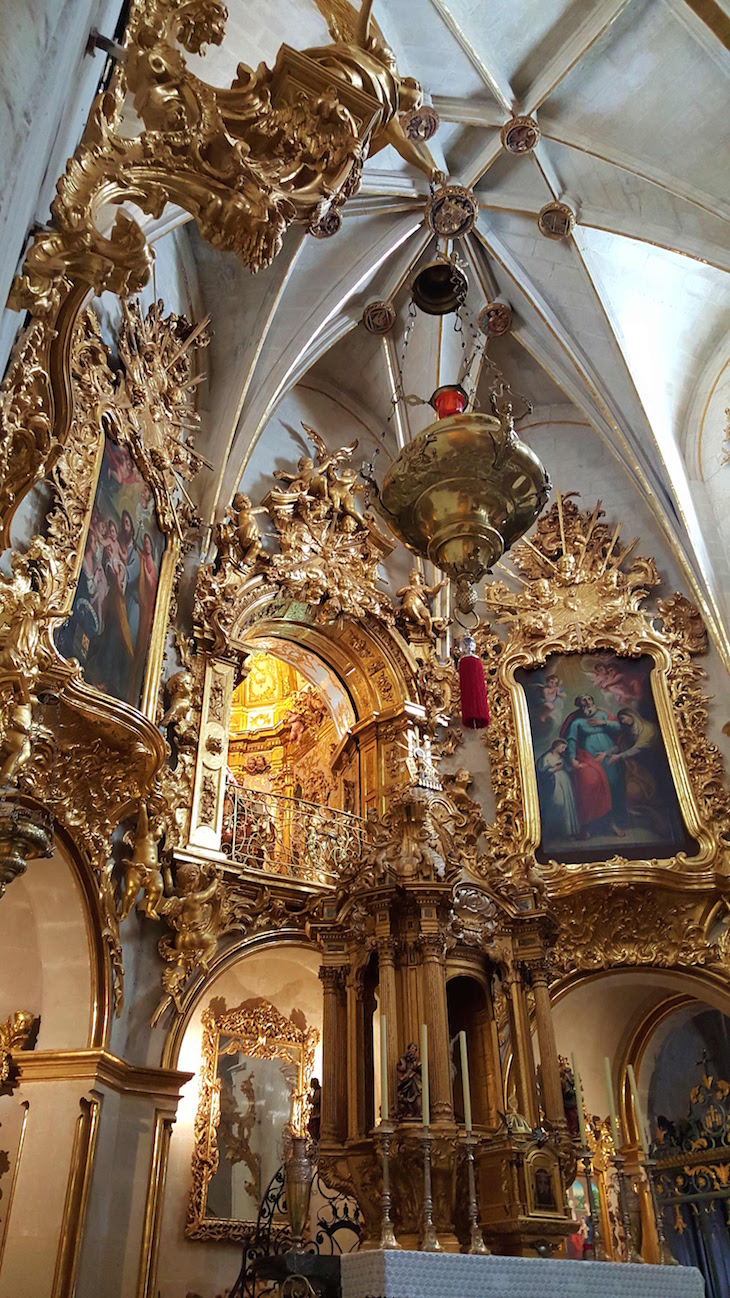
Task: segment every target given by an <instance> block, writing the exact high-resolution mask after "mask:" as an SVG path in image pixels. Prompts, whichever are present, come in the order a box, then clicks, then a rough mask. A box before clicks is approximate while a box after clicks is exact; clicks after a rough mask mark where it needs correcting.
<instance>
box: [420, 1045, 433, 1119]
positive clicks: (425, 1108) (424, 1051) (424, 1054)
mask: <svg viewBox="0 0 730 1298" xmlns="http://www.w3.org/2000/svg"><path fill="white" fill-rule="evenodd" d="M421 1096H422V1101H423V1102H422V1113H423V1125H424V1127H428V1126H429V1125H430V1122H431V1093H430V1091H429V1089H428V1028H427V1027H426V1024H425V1023H422V1024H421Z"/></svg>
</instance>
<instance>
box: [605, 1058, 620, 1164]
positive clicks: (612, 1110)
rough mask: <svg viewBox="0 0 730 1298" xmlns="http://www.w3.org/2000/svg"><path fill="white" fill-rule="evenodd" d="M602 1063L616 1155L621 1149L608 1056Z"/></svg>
mask: <svg viewBox="0 0 730 1298" xmlns="http://www.w3.org/2000/svg"><path fill="white" fill-rule="evenodd" d="M603 1062H604V1065H605V1068H606V1090H607V1091H608V1114H609V1117H610V1119H611V1139H612V1140H613V1148H614V1150H615V1152H616V1153H618V1152H619V1149H620V1147H621V1140H620V1137H619V1134H618V1119H617V1118H616V1105H615V1104H614V1102H613V1082H612V1081H611V1061H610V1059H609V1058H608V1055H606V1057H605V1059H604V1061H603Z"/></svg>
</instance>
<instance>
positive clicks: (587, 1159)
mask: <svg viewBox="0 0 730 1298" xmlns="http://www.w3.org/2000/svg"><path fill="white" fill-rule="evenodd" d="M573 1071H574V1072H575V1055H573ZM578 1112H579V1113H580V1112H581V1110H580V1109H579V1110H578ZM580 1152H581V1162H582V1164H583V1175H584V1177H585V1183H586V1195H587V1198H586V1215H587V1217H588V1225H589V1231H588V1233H589V1236H590V1241H591V1242H590V1244H589V1246H588V1250H586V1248H585V1247H584V1249H583V1258H584V1259H586V1252H587V1251H590V1256H589V1257H588V1258H587V1259H586V1260H587V1261H589V1262H595V1260H596V1244H597V1237H596V1219H595V1217H594V1216H593V1174H592V1169H591V1154H590V1150H589V1149H588V1148H587V1146H586V1143H585V1139H584V1141H583V1148H582V1150H581V1151H580Z"/></svg>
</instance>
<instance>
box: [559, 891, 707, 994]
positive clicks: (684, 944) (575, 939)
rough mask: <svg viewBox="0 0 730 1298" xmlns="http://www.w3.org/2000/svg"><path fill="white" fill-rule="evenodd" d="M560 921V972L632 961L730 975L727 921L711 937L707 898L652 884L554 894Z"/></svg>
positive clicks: (662, 967)
mask: <svg viewBox="0 0 730 1298" xmlns="http://www.w3.org/2000/svg"><path fill="white" fill-rule="evenodd" d="M550 909H551V911H552V913H553V914H554V916H555V919H556V920H557V923H558V934H557V942H556V945H555V948H554V950H553V951H552V952H551V956H550V961H551V965H552V967H553V970H554V972H555V973H556V974H569V973H573V972H576V971H578V972H586V971H590V970H595V969H609V968H612V967H614V968H615V967H617V966H622V965H628V966H637V965H653V966H654V967H656V968H661V969H671V968H674V967H676V966H678V965H679V966H682V967H684V968H689V969H691V968H694V967H696V966H702V967H704V968H706V969H713V968H714V969H717V970H718V972H722V973H723V975H724V976H725V977H726V976H727V970H728V968H729V967H730V964H729V960H730V950H729V949H728V941H727V926H726V925H725V926H724V927H723V928H722V929H721V930H720V932H719V934H718V935H717V936H715V937H712V936H710V930H711V928H712V927H713V925H712V923H711V922H710V907H708V904H707V902H706V901H705V900H697V898H695V897H684V898H682V897H680V896H678V894H677V893H670V892H667V891H666V890H662V889H660V888H653V887H649V886H643V887H623V886H619V885H611V886H609V887H608V888H600V889H591V890H590V891H587V892H584V893H583V894H581V896H580V897H575V896H571V897H567V898H559V899H553V901H552V902H551V907H550Z"/></svg>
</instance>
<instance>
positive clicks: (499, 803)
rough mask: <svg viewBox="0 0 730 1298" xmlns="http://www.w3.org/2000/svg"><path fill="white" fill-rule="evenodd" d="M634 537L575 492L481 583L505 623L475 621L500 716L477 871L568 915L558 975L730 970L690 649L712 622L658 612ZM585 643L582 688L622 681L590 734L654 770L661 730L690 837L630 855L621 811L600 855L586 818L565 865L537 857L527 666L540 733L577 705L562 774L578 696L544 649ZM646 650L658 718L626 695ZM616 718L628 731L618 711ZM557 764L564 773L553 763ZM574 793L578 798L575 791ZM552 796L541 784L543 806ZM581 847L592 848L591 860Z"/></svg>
mask: <svg viewBox="0 0 730 1298" xmlns="http://www.w3.org/2000/svg"><path fill="white" fill-rule="evenodd" d="M635 546H636V540H634V541H632V542H631V543H630V544H624V543H623V542H622V541H621V539H620V526H619V525H616V526H609V525H608V524H607V523H606V522H605V521H604V516H603V511H602V510H601V508H600V502H598V504H597V505H596V506H595V508H594V509H593V510H592V511H590V510H589V511H585V512H584V511H582V510H580V508H579V507H578V505H577V504H576V503H575V501H574V500H573V499H571V497H570V496H564V497H559V498H558V501H557V503H556V504H555V505H554V506H553V507H552V509H551V510H550V511H549V512H548V513H547V514H545V515H543V516H542V518H541V519H540V520H539V522H538V525H537V529H536V532H535V534H534V536H533V539H532V540H531V541H523V542H521V543H520V544H518V545H517V546H515V548H514V549H513V551H512V552H511V556H510V557H511V560H512V563H513V565H514V569H515V573H514V574H513V579H512V581H510V582H509V583H507V582H505V581H502V580H500V581H495V582H492V583H490V584H488V585H487V587H486V590H485V603H486V606H487V610H488V614H489V615H490V616H491V618H492V619H493V620H496V622H497V623H499V624H502V625H504V626H505V627H506V629H507V631H506V640H505V639H503V638H502V637H500V636H499V635H497V634H496V633H495V632H494V631H492V630H490V629H488V628H487V627H482V628H480V629H479V630H478V631H477V633H476V638H477V643H478V646H479V651H480V653H481V654H482V657H483V660H484V664H485V670H486V673H487V679H488V692H489V698H490V706H491V713H492V723H491V725H490V727H489V730H488V732H487V738H486V743H487V747H488V751H489V757H490V768H491V779H492V786H493V789H494V792H495V797H496V811H497V814H496V818H495V820H494V821H493V823H492V824H491V825H489V826H487V829H486V832H485V841H486V851H485V852H484V854H483V856H481V858H480V859H479V860H478V862H477V867H476V868H477V873H479V874H480V875H482V876H483V877H484V878H494V877H495V876H496V875H497V874H502V876H507V877H515V878H519V877H520V876H523V877H527V878H530V879H532V880H533V881H534V882H535V883H536V884H537V886H538V887H539V889H540V891H541V892H542V893H543V894H544V895H545V896H546V898H547V899H548V900H549V905H550V909H551V910H552V911H553V913H554V914H555V915H556V917H557V919H558V921H559V926H560V927H559V936H558V942H557V946H556V949H555V952H554V955H553V965H554V969H555V972H556V973H558V972H559V973H565V974H567V973H569V972H571V971H573V970H576V969H577V970H593V969H599V968H604V967H607V966H611V965H621V964H655V965H659V966H662V967H668V966H673V965H684V966H692V965H697V964H701V965H706V966H708V967H712V966H716V967H717V968H718V969H719V968H726V966H727V960H728V956H729V955H730V948H729V945H728V937H727V930H726V929H725V928H722V927H716V925H717V921H718V919H719V918H720V917H721V916H722V914H724V913H725V903H724V900H723V901H721V898H724V897H725V896H726V894H727V889H728V875H729V873H730V798H729V797H728V793H727V789H726V785H725V778H724V769H723V761H722V756H721V754H720V752H719V750H718V749H717V747H716V746H715V745H714V744H712V743H711V742H710V740H709V739H708V737H707V730H706V728H707V716H708V714H707V699H706V697H705V696H704V694H703V691H702V680H703V677H704V672H703V670H702V668H701V666H700V665H699V664H698V663H697V661H696V659H697V657H699V656H701V655H702V654H704V653H705V652H706V649H707V639H706V632H705V629H704V626H703V624H702V620H701V618H700V616H699V614H698V612H697V610H696V609H695V608H694V607H693V606H692V605H691V604H690V603H689V602H688V601H687V600H686V599H685V598H684V597H683V596H682V595H679V594H675V595H673V596H672V597H671V598H669V599H664V600H662V599H660V600H658V601H657V604H656V611H654V610H652V609H651V608H648V607H647V606H646V602H647V600H648V598H649V596H650V594H651V592H652V591H653V590H654V589H655V588H656V587H657V586H658V585H659V575H658V573H657V569H656V565H655V563H654V561H653V560H652V559H643V558H639V557H635V556H634V555H633V551H634V548H635ZM558 655H559V656H561V657H557V656H558ZM578 655H582V656H584V658H585V659H586V660H587V663H588V668H587V674H586V683H585V686H584V690H583V692H584V693H585V695H587V696H591V695H592V697H593V699H594V701H595V699H596V697H599V695H600V694H602V695H603V698H606V697H610V693H609V694H606V693H605V692H604V691H598V690H597V685H596V682H597V680H599V681H600V682H601V684H602V686H605V687H606V689H608V690H609V691H610V689H611V688H613V690H614V697H615V702H614V711H615V713H616V714H617V717H614V718H613V719H612V718H611V717H610V716H606V713H605V711H604V713H602V714H601V715H599V714H598V712H596V714H595V717H596V719H595V721H594V720H593V718H590V717H589V718H585V719H583V720H584V726H583V728H584V730H585V731H586V732H588V733H590V729H591V727H592V728H593V729H594V730H595V731H599V730H601V729H604V730H605V731H606V733H608V731H609V729H611V730H613V732H614V734H615V732H619V737H618V740H617V742H614V740H613V739H612V740H611V742H610V743H609V740H608V738H607V739H606V742H605V747H606V755H607V754H608V752H611V751H613V752H615V751H616V749H617V748H618V749H619V750H621V748H622V745H623V748H624V751H625V752H626V753H627V756H628V757H629V758H630V759H631V760H632V761H633V762H634V764H635V766H636V767H637V768H640V767H641V765H642V760H643V764H644V768H645V767H646V766H647V765H648V758H647V756H646V754H647V753H648V752H649V751H650V744H649V738H651V741H652V744H653V748H654V750H658V749H659V746H660V743H661V746H662V748H663V754H661V755H662V757H663V756H664V755H666V761H667V763H668V766H669V770H670V771H671V779H672V783H673V791H674V792H676V798H677V800H678V804H679V807H680V808H681V816H682V821H683V825H684V827H685V829H686V835H687V846H686V847H683V848H682V850H678V851H676V852H675V853H674V854H672V855H671V856H647V855H643V854H640V853H637V852H633V853H632V854H631V856H629V855H628V854H626V853H625V852H623V851H622V850H621V848H622V844H623V842H624V840H625V838H626V837H629V838H630V835H631V831H630V829H626V828H623V829H622V827H621V826H620V825H615V826H613V829H612V831H611V830H609V832H613V835H614V841H615V850H613V851H610V852H605V853H604V854H603V856H601V857H599V859H596V854H595V853H592V852H591V842H590V834H589V832H588V831H586V832H585V833H584V834H583V835H581V833H580V828H581V820H580V817H577V818H576V823H575V825H574V826H573V828H574V830H575V844H574V847H573V850H572V853H571V855H570V861H569V863H565V862H564V861H558V860H555V859H550V858H548V859H545V857H544V854H543V856H542V860H541V856H540V851H539V849H540V846H541V839H542V837H543V832H544V825H543V824H542V823H541V800H540V771H539V769H538V768H539V761H538V762H536V746H535V743H536V735H535V733H533V729H532V728H531V723H530V707H529V705H528V699H527V697H526V687H525V684H524V682H526V681H527V682H529V681H530V676H531V673H532V674H534V677H535V682H536V683H535V686H534V688H535V690H536V691H538V692H539V695H540V699H539V703H538V708H537V710H536V709H535V708H533V709H532V719H533V725H534V722H535V717H536V716H537V721H538V723H539V722H540V721H541V720H542V721H544V722H546V723H548V725H550V726H552V727H553V728H552V729H549V730H548V732H547V733H548V734H553V733H555V732H556V730H557V723H558V721H559V719H560V715H561V714H565V713H566V712H567V713H568V717H567V718H566V722H564V724H563V726H562V727H561V730H560V732H558V733H559V734H562V736H563V737H562V739H561V738H558V739H557V740H553V751H555V749H556V748H557V756H556V757H555V758H554V769H556V770H558V771H560V772H561V777H562V780H563V782H567V780H568V774H567V772H566V768H567V766H568V759H569V753H570V748H569V745H568V743H566V739H567V738H568V737H569V730H570V723H571V719H572V718H575V716H576V713H580V706H579V700H578V698H576V699H575V700H574V699H573V698H562V697H561V695H562V694H564V691H562V688H561V683H560V680H559V678H558V676H557V675H554V674H553V675H551V673H550V670H549V668H550V663H551V662H552V663H555V662H558V663H559V662H561V661H564V660H565V658H566V657H567V656H578ZM646 659H648V660H650V663H651V673H650V681H651V702H652V704H653V708H654V710H655V712H654V715H655V717H656V724H655V723H653V722H646V721H645V720H644V719H643V718H642V717H640V715H639V712H638V707H637V706H636V705H635V704H636V700H635V699H633V698H632V696H631V691H632V688H636V673H635V672H634V673H633V675H632V668H633V667H634V666H635V664H636V663H637V662H639V661H641V660H646ZM614 660H615V662H616V663H617V664H618V667H616V666H614V665H613V664H614ZM546 665H547V668H548V670H547V671H546V670H545V668H546ZM622 667H623V668H624V669H625V670H624V671H623V672H622ZM541 669H542V670H541ZM597 670H598V677H597V676H596V671H597ZM591 673H592V675H591ZM521 681H522V682H523V683H520V682H521ZM527 688H531V685H530V684H528V685H527ZM599 701H601V700H600V697H599ZM632 704H634V706H632ZM540 708H542V709H543V712H542V717H541V716H540V711H539V709H540ZM556 709H559V712H558V717H557V720H556V721H555V722H554V721H553V715H552V714H553V712H555V710H556ZM571 709H573V711H572V712H571ZM622 717H623V722H624V730H625V732H626V738H623V739H622V737H621V734H620V730H621V726H620V722H619V721H618V720H617V718H622ZM603 718H605V720H606V723H607V724H605V725H604V724H602V721H603ZM657 726H658V730H659V732H660V733H659V734H657V733H656V731H657ZM637 735H641V739H640V740H639V739H637ZM549 751H550V750H549V749H548V752H549ZM598 756H599V757H600V758H601V760H602V761H604V760H605V756H604V757H602V755H601V753H598ZM583 759H584V760H585V755H583ZM548 774H549V775H550V776H551V780H552V781H553V787H556V785H557V782H556V781H555V778H554V774H552V773H551V771H550V765H549V764H548ZM644 774H646V770H644ZM604 783H605V784H606V785H607V784H608V782H607V781H605V779H604ZM542 787H543V790H544V788H545V782H544V783H543V786H542ZM647 792H648V793H651V786H650V787H649V789H648V791H647ZM566 796H567V797H568V798H570V791H569V790H568V791H567V795H566ZM623 796H624V799H626V787H625V785H624V790H623ZM544 803H545V799H544V797H543V806H542V812H543V819H544V814H545V805H544ZM625 811H626V802H625V801H624V813H625ZM609 820H610V817H609ZM624 823H627V822H624ZM628 823H629V824H630V822H628ZM581 847H583V848H584V849H585V853H586V859H584V860H582V861H581V859H580V855H581ZM576 858H577V859H576ZM718 903H720V906H719V910H718Z"/></svg>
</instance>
